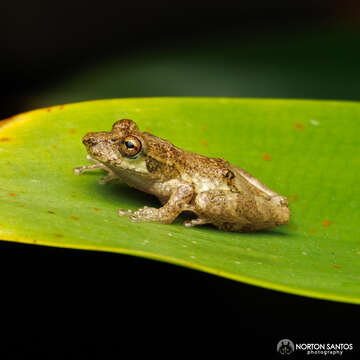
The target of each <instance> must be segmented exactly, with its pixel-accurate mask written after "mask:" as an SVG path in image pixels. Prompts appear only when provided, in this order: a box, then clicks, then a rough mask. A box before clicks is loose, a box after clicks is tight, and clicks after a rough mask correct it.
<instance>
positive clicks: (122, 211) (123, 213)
mask: <svg viewBox="0 0 360 360" xmlns="http://www.w3.org/2000/svg"><path fill="white" fill-rule="evenodd" d="M132 214H133V211H132V210H125V209H118V215H119V216H129V215H132Z"/></svg>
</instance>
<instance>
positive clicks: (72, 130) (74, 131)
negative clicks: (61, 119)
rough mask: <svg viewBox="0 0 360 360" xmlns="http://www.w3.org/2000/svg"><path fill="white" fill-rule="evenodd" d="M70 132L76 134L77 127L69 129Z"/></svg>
mask: <svg viewBox="0 0 360 360" xmlns="http://www.w3.org/2000/svg"><path fill="white" fill-rule="evenodd" d="M69 133H70V134H76V133H77V131H76V130H75V129H70V130H69Z"/></svg>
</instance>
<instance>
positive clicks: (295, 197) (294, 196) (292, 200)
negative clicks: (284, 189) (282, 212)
mask: <svg viewBox="0 0 360 360" xmlns="http://www.w3.org/2000/svg"><path fill="white" fill-rule="evenodd" d="M297 198H298V195H297V194H292V195H290V196H289V200H290V201H291V202H296V200H297Z"/></svg>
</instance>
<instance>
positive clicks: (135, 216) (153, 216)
mask: <svg viewBox="0 0 360 360" xmlns="http://www.w3.org/2000/svg"><path fill="white" fill-rule="evenodd" d="M127 214H129V215H130V220H131V221H132V222H138V221H139V222H142V221H143V222H160V223H164V224H169V223H171V222H172V221H173V218H172V217H171V218H170V217H169V216H167V214H165V213H164V211H162V208H160V209H156V208H152V207H148V206H144V207H142V208H141V209H139V210H137V211H134V212H133V211H131V210H128V211H127Z"/></svg>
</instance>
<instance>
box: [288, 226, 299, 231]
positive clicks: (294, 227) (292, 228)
mask: <svg viewBox="0 0 360 360" xmlns="http://www.w3.org/2000/svg"><path fill="white" fill-rule="evenodd" d="M286 227H287V228H289V229H291V230H297V229H298V228H297V226H292V225H286Z"/></svg>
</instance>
